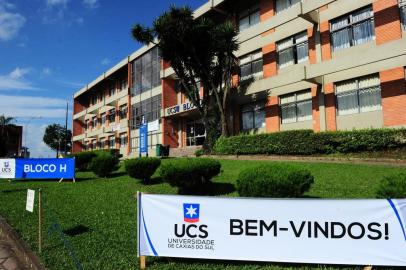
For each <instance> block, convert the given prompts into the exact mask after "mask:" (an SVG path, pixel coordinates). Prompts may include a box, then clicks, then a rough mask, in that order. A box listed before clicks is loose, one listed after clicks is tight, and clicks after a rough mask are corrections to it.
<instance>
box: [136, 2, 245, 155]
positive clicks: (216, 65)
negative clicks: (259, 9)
mask: <svg viewBox="0 0 406 270" xmlns="http://www.w3.org/2000/svg"><path fill="white" fill-rule="evenodd" d="M132 35H133V37H134V38H135V39H136V40H137V41H139V42H141V43H144V44H151V43H153V44H156V46H157V47H158V48H159V49H160V51H161V56H162V58H163V60H164V61H166V62H168V63H169V64H170V65H171V66H172V68H173V69H174V71H175V74H176V76H177V78H178V79H179V82H180V87H179V90H180V91H181V92H182V93H183V94H185V96H186V97H187V98H188V99H189V100H190V101H191V102H192V103H193V105H194V106H195V108H196V109H197V111H198V112H199V114H200V116H201V118H202V121H203V124H204V126H205V129H206V132H207V135H208V137H206V142H205V146H206V147H208V148H209V149H210V148H211V147H210V146H211V145H212V144H213V140H212V139H211V138H210V137H211V136H210V134H213V135H214V137H216V135H215V134H216V133H217V132H216V130H217V128H218V127H220V128H219V129H221V134H222V135H224V136H228V135H229V131H228V128H227V127H228V125H227V124H228V123H227V121H228V119H227V117H226V107H227V105H228V102H229V99H230V95H231V93H232V90H233V89H234V85H233V83H232V78H233V75H234V74H235V73H236V72H237V71H238V59H237V58H236V56H235V55H234V52H235V51H237V50H238V47H239V45H238V43H237V35H238V31H237V30H236V29H235V27H234V25H233V24H232V23H231V22H230V21H229V20H226V21H225V22H223V23H216V22H214V21H212V20H210V19H208V18H200V17H199V18H194V17H193V12H192V10H191V9H190V8H188V7H183V8H177V7H175V6H172V7H171V8H170V9H169V10H168V11H167V12H164V13H163V14H162V15H160V16H159V17H158V18H156V19H155V21H154V24H153V26H152V27H151V28H148V27H145V26H143V25H141V24H136V25H134V27H133V28H132ZM200 85H201V86H203V88H204V91H203V95H200ZM219 122H220V123H219ZM210 130H211V131H210ZM208 140H210V142H208ZM214 140H215V138H214ZM206 147H205V148H206ZM206 149H207V148H206Z"/></svg>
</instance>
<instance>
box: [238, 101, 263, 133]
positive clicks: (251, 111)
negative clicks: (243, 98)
mask: <svg viewBox="0 0 406 270" xmlns="http://www.w3.org/2000/svg"><path fill="white" fill-rule="evenodd" d="M241 111H242V113H241V119H242V129H243V130H251V129H257V128H263V127H265V102H264V101H261V102H256V103H251V104H245V105H243V106H242V108H241Z"/></svg>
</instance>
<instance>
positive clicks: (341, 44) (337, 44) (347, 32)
mask: <svg viewBox="0 0 406 270" xmlns="http://www.w3.org/2000/svg"><path fill="white" fill-rule="evenodd" d="M330 31H331V43H332V47H333V51H338V50H342V49H345V48H349V47H351V46H356V45H360V44H363V43H366V42H369V41H372V40H374V39H375V28H374V14H373V10H372V7H367V8H363V9H361V10H358V11H355V12H353V13H351V14H349V15H345V16H342V17H339V18H338V19H335V20H333V21H332V22H331V23H330Z"/></svg>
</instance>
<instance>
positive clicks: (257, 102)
mask: <svg viewBox="0 0 406 270" xmlns="http://www.w3.org/2000/svg"><path fill="white" fill-rule="evenodd" d="M265 104H266V101H265V100H260V101H256V102H251V103H246V104H242V105H241V113H240V119H241V121H240V123H241V131H243V132H248V131H251V130H258V129H261V128H264V127H263V126H261V127H255V126H256V123H255V114H256V113H257V112H261V113H263V114H264V119H266V112H265ZM257 105H259V106H260V108H259V109H255V107H256V106H257ZM244 106H252V107H253V108H254V109H250V110H248V109H247V110H244ZM247 113H250V114H251V119H252V127H251V128H248V129H246V128H244V121H243V119H244V118H243V114H247ZM261 124H264V123H261ZM265 125H266V120H265Z"/></svg>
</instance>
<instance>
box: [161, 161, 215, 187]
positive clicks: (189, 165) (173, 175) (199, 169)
mask: <svg viewBox="0 0 406 270" xmlns="http://www.w3.org/2000/svg"><path fill="white" fill-rule="evenodd" d="M220 169H221V164H220V162H219V161H217V160H214V159H209V158H181V159H174V160H170V161H168V162H165V163H162V165H161V168H160V173H161V177H162V179H164V180H165V181H167V182H168V183H169V184H170V185H171V186H175V187H178V188H179V192H180V193H191V194H198V193H199V192H201V191H202V189H204V188H205V186H206V185H207V184H209V183H210V181H211V179H212V178H213V177H214V176H216V175H218V174H219V173H220Z"/></svg>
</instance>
